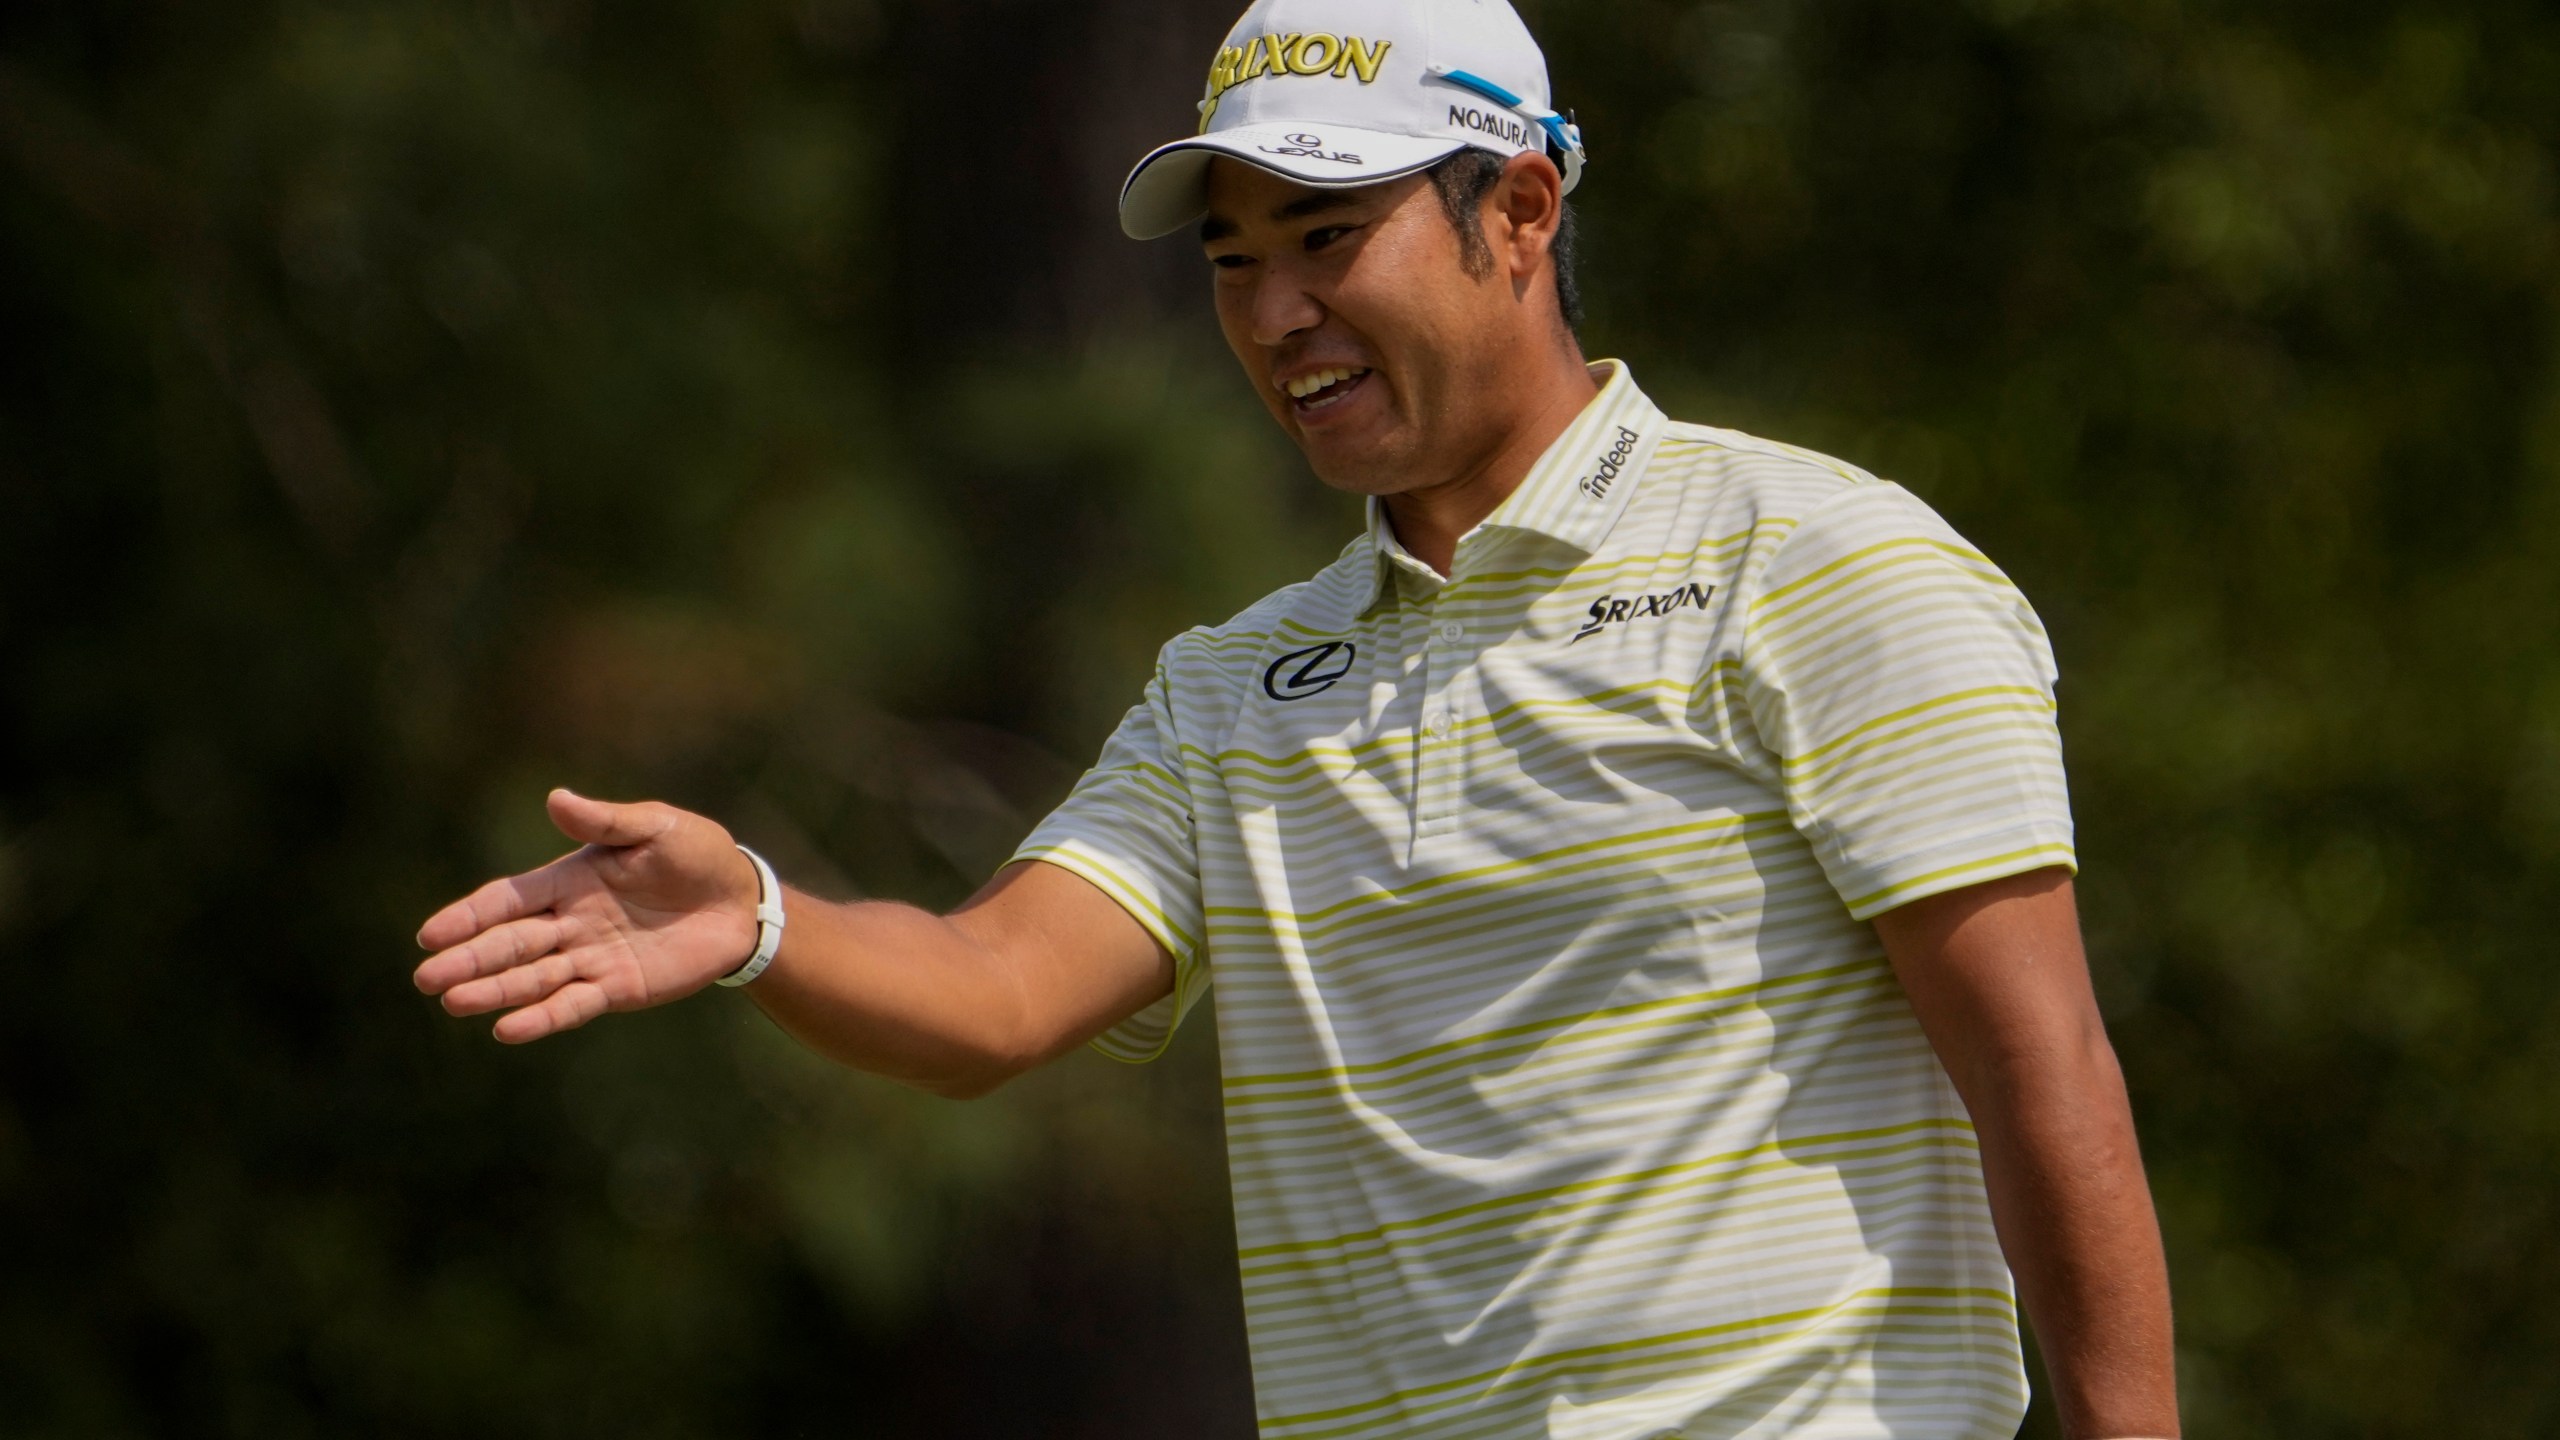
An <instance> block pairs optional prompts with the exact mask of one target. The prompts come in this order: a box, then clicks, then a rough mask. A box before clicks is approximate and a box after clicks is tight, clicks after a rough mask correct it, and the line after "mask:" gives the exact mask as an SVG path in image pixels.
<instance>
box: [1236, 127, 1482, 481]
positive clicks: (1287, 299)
mask: <svg viewBox="0 0 2560 1440" xmlns="http://www.w3.org/2000/svg"><path fill="white" fill-rule="evenodd" d="M1201 243H1202V247H1203V248H1204V249H1205V250H1206V251H1207V253H1208V256H1209V260H1210V263H1211V264H1212V265H1214V266H1216V267H1217V271H1216V275H1217V281H1216V291H1217V302H1218V324H1219V328H1220V329H1221V330H1223V331H1224V332H1225V334H1226V338H1227V345H1228V347H1229V348H1230V349H1232V350H1234V351H1235V354H1236V358H1237V359H1238V360H1240V361H1242V362H1243V364H1244V372H1245V375H1246V377H1247V378H1249V379H1250V380H1251V381H1252V382H1253V386H1254V390H1255V392H1256V393H1257V394H1259V395H1261V397H1262V400H1263V403H1264V404H1265V405H1267V406H1269V407H1270V409H1271V413H1272V415H1273V417H1274V418H1276V419H1277V420H1278V421H1279V422H1280V428H1282V429H1283V430H1286V431H1288V432H1289V437H1290V438H1291V439H1293V440H1295V441H1297V442H1298V446H1299V448H1300V449H1302V450H1303V451H1305V452H1306V456H1307V460H1308V463H1309V464H1311V465H1312V466H1313V467H1314V468H1315V472H1316V475H1317V476H1318V478H1320V479H1322V480H1323V481H1324V482H1325V483H1326V484H1328V485H1331V486H1333V487H1335V488H1337V489H1341V490H1349V491H1352V492H1353V493H1355V494H1362V495H1393V494H1399V493H1402V492H1404V491H1408V490H1418V489H1423V488H1426V487H1429V486H1433V485H1439V484H1444V483H1447V482H1449V481H1452V480H1455V479H1460V478H1463V477H1464V476H1466V475H1468V474H1469V473H1471V471H1472V469H1473V467H1475V466H1476V465H1478V464H1480V463H1482V461H1483V459H1484V458H1485V457H1486V456H1487V455H1489V454H1490V453H1491V452H1492V450H1493V448H1494V446H1495V445H1496V444H1497V443H1498V439H1499V437H1500V436H1501V435H1502V434H1503V433H1504V431H1505V427H1504V425H1503V424H1502V415H1503V413H1504V407H1503V396H1502V394H1501V389H1502V386H1501V384H1500V382H1501V380H1502V378H1503V377H1504V375H1505V374H1506V370H1507V366H1506V356H1507V354H1509V353H1516V352H1515V347H1517V346H1518V345H1519V344H1520V343H1521V341H1522V338H1523V337H1522V336H1521V335H1520V333H1519V331H1520V327H1521V310H1522V307H1521V305H1520V304H1519V300H1518V296H1517V295H1516V293H1515V291H1514V288H1513V286H1512V285H1511V284H1510V283H1509V280H1510V276H1509V275H1508V274H1507V273H1506V272H1505V270H1504V269H1503V267H1501V266H1500V265H1496V266H1495V267H1494V268H1493V271H1492V273H1490V274H1486V275H1485V276H1483V278H1481V279H1479V278H1476V277H1474V276H1470V275H1469V274H1468V273H1467V267H1466V265H1465V264H1464V263H1463V256H1464V251H1463V250H1462V248H1461V242H1460V239H1459V236H1458V233H1457V231H1456V229H1455V228H1454V227H1452V226H1451V225H1450V223H1449V219H1448V215H1447V213H1446V212H1445V211H1444V210H1443V209H1442V208H1441V203H1440V197H1439V193H1438V192H1437V191H1436V190H1434V189H1433V188H1432V185H1431V182H1430V181H1429V179H1428V178H1426V177H1424V176H1419V175H1415V176H1408V177H1406V178H1405V179H1402V180H1393V181H1389V182H1387V183H1385V184H1383V185H1373V186H1367V187H1364V188H1361V189H1357V190H1317V189H1312V188H1310V187H1308V186H1304V185H1299V184H1295V183H1293V182H1291V181H1288V180H1284V179H1282V178H1280V177H1279V176H1277V175H1273V174H1271V173H1270V172H1268V171H1265V170H1262V169H1259V168H1256V167H1254V166H1251V165H1246V164H1242V163H1239V162H1236V161H1233V160H1226V159H1220V160H1218V161H1216V162H1214V163H1213V165H1212V166H1211V168H1210V172H1209V216H1208V219H1207V221H1206V222H1204V223H1203V225H1202V226H1201ZM1319 385H1320V388H1314V389H1312V390H1311V389H1310V388H1309V387H1311V386H1319Z"/></svg>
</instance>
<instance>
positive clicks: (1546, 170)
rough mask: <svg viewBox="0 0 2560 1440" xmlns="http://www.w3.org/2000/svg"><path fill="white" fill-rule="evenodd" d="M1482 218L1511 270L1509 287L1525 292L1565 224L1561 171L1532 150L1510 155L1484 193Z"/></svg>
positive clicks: (1487, 233)
mask: <svg viewBox="0 0 2560 1440" xmlns="http://www.w3.org/2000/svg"><path fill="white" fill-rule="evenodd" d="M1484 219H1485V240H1486V241H1487V242H1488V243H1489V244H1491V245H1492V247H1493V253H1494V255H1495V257H1496V258H1497V259H1499V260H1500V261H1501V262H1502V264H1503V265H1504V267H1505V268H1506V269H1508V270H1509V271H1510V272H1511V284H1512V288H1513V289H1514V290H1518V291H1523V292H1525V291H1526V290H1527V288H1528V285H1529V283H1530V282H1531V281H1532V280H1534V279H1536V278H1537V276H1538V273H1539V272H1540V271H1542V270H1544V269H1545V268H1546V266H1547V255H1548V252H1549V251H1550V250H1552V249H1553V248H1554V246H1555V240H1556V230H1557V228H1558V227H1559V226H1560V225H1562V224H1563V223H1564V172H1562V171H1560V170H1558V169H1556V162H1554V161H1553V160H1550V159H1548V158H1547V157H1546V156H1545V155H1543V154H1541V153H1539V152H1538V151H1535V150H1523V151H1521V152H1520V153H1519V154H1517V155H1514V156H1512V157H1511V158H1510V159H1509V160H1508V161H1505V162H1504V163H1503V166H1502V178H1501V179H1499V180H1497V181H1495V182H1494V185H1493V190H1492V192H1491V193H1490V194H1488V195H1486V196H1485V216H1484Z"/></svg>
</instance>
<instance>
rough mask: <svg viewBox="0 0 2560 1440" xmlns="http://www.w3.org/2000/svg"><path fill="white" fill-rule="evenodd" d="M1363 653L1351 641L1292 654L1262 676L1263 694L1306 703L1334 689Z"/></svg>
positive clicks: (1278, 660) (1323, 645) (1333, 643)
mask: <svg viewBox="0 0 2560 1440" xmlns="http://www.w3.org/2000/svg"><path fill="white" fill-rule="evenodd" d="M1359 653H1360V652H1359V649H1358V648H1357V647H1355V646H1354V645H1353V644H1352V643H1351V642H1350V641H1348V640H1327V641H1326V642H1324V643H1323V644H1321V645H1310V646H1308V647H1307V648H1306V649H1304V650H1292V651H1290V652H1289V653H1288V654H1286V655H1283V656H1281V657H1280V658H1279V659H1277V660H1274V661H1272V662H1271V668H1270V669H1268V670H1265V671H1263V672H1262V693H1263V694H1265V695H1268V696H1270V697H1271V698H1272V699H1274V700H1304V699H1306V698H1307V697H1308V696H1310V695H1321V694H1323V693H1324V692H1325V691H1327V690H1330V689H1332V688H1333V682H1335V681H1337V680H1339V679H1341V678H1342V677H1343V676H1345V675H1348V674H1350V673H1351V661H1352V659H1353V658H1354V657H1355V656H1357V655H1358V654H1359Z"/></svg>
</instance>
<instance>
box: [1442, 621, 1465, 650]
mask: <svg viewBox="0 0 2560 1440" xmlns="http://www.w3.org/2000/svg"><path fill="white" fill-rule="evenodd" d="M1466 636H1467V627H1466V626H1464V625H1461V624H1459V623H1458V622H1457V621H1455V620H1452V621H1450V622H1449V623H1447V624H1446V625H1443V626H1441V627H1440V638H1441V639H1443V640H1446V641H1448V642H1449V643H1450V644H1452V645H1455V644H1456V643H1458V642H1459V641H1460V640H1463V639H1465V638H1466Z"/></svg>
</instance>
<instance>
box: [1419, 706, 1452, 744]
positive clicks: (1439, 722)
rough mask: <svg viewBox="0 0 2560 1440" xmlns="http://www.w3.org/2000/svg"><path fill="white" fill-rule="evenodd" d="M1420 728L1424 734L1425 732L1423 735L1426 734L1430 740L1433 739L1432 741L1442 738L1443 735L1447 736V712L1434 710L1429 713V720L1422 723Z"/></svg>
mask: <svg viewBox="0 0 2560 1440" xmlns="http://www.w3.org/2000/svg"><path fill="white" fill-rule="evenodd" d="M1422 728H1423V730H1424V732H1425V733H1427V734H1429V735H1430V736H1431V738H1432V739H1434V740H1437V739H1439V738H1440V737H1442V736H1444V735H1446V734H1448V733H1449V716H1448V712H1446V711H1443V710H1434V711H1432V712H1431V718H1430V719H1428V720H1425V721H1423V722H1422Z"/></svg>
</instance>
